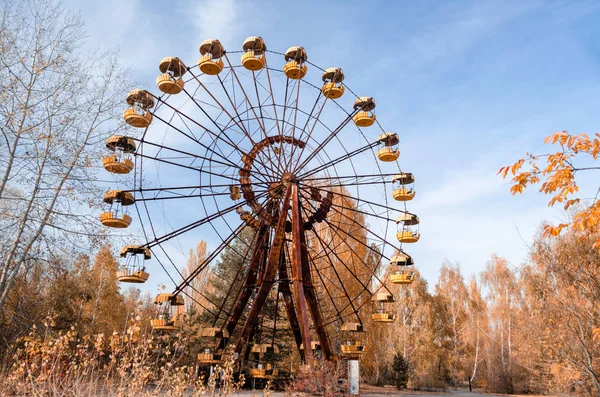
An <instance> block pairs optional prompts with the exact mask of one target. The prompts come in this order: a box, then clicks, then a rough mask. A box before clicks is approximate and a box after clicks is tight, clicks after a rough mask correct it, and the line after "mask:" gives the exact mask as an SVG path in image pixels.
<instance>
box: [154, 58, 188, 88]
mask: <svg viewBox="0 0 600 397" xmlns="http://www.w3.org/2000/svg"><path fill="white" fill-rule="evenodd" d="M158 69H159V70H160V72H161V73H162V74H161V75H160V76H158V77H157V78H156V86H157V87H158V89H159V90H161V91H162V92H164V93H165V94H179V93H180V92H181V91H182V90H183V87H184V85H185V83H184V82H183V78H182V77H181V76H183V75H184V74H185V72H186V71H187V67H186V66H185V64H184V63H183V62H182V61H181V59H179V58H177V57H166V58H163V59H162V60H161V61H160V63H159V64H158Z"/></svg>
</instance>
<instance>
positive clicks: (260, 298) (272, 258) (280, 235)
mask: <svg viewBox="0 0 600 397" xmlns="http://www.w3.org/2000/svg"><path fill="white" fill-rule="evenodd" d="M291 193H292V190H291V189H289V188H288V189H287V192H286V194H285V199H284V200H283V205H282V206H281V211H280V213H279V220H278V221H277V227H276V229H275V236H274V237H273V243H272V244H271V249H270V250H269V256H268V260H267V265H266V267H265V269H264V273H263V274H264V277H262V282H261V283H260V286H259V288H258V292H257V293H256V296H255V297H254V303H253V304H252V308H251V309H250V312H249V313H248V318H247V319H246V322H245V323H244V327H243V328H242V332H241V334H240V336H239V337H238V340H237V343H236V346H235V351H236V352H237V353H240V352H241V351H242V348H243V347H244V345H246V343H248V338H249V337H250V333H251V332H252V330H253V329H254V327H255V326H256V324H257V322H258V315H259V314H260V312H261V310H262V307H263V305H264V304H265V301H266V300H267V297H268V296H269V291H270V290H271V287H272V286H273V283H274V280H275V275H276V274H277V270H278V269H279V261H280V259H281V247H282V246H283V242H284V238H285V222H286V220H287V213H288V211H289V208H290V196H291Z"/></svg>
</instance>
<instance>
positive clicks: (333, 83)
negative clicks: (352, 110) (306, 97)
mask: <svg viewBox="0 0 600 397" xmlns="http://www.w3.org/2000/svg"><path fill="white" fill-rule="evenodd" d="M322 79H323V83H324V84H323V87H321V92H322V93H323V95H324V96H325V97H327V98H329V99H338V98H340V97H341V96H342V95H344V85H343V84H342V81H344V72H342V69H340V68H328V69H326V70H325V71H324V72H323V76H322Z"/></svg>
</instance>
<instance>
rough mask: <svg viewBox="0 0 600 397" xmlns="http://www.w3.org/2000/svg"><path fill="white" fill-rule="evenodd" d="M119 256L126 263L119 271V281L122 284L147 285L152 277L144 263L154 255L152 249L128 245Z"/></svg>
mask: <svg viewBox="0 0 600 397" xmlns="http://www.w3.org/2000/svg"><path fill="white" fill-rule="evenodd" d="M119 256H120V257H121V258H122V260H123V261H124V263H123V264H122V265H121V266H120V267H119V270H117V280H118V281H120V282H122V283H138V284H139V283H145V282H146V281H147V280H148V277H150V275H149V274H148V273H147V272H146V267H145V266H144V261H147V260H149V259H150V258H151V257H152V255H151V253H150V249H149V248H147V247H142V246H139V245H128V246H125V247H123V248H122V249H121V252H120V254H119Z"/></svg>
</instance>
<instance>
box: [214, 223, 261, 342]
mask: <svg viewBox="0 0 600 397" xmlns="http://www.w3.org/2000/svg"><path fill="white" fill-rule="evenodd" d="M268 231H269V226H267V225H264V224H262V225H261V228H260V229H259V231H258V239H257V246H256V247H255V251H254V254H253V256H252V261H251V262H250V266H248V271H247V272H246V275H245V276H244V281H243V282H242V288H241V289H240V292H239V294H238V298H237V299H236V301H237V304H236V305H235V307H234V308H233V310H232V312H231V317H230V318H229V321H227V325H226V327H225V328H226V329H227V332H228V333H229V336H230V337H232V336H233V332H234V331H235V327H236V326H237V323H238V322H239V320H240V318H241V317H242V313H243V312H244V310H245V309H246V305H247V304H248V301H249V300H250V296H252V292H253V291H254V286H255V285H256V273H257V269H258V267H259V263H260V262H261V261H263V260H264V258H265V257H266V255H265V252H266V247H268V245H266V244H265V247H259V246H258V245H259V243H261V245H263V243H262V242H263V241H267V240H268V239H267V238H265V235H266V234H267V233H268ZM267 244H268V243H267ZM227 342H229V338H222V339H221V341H220V342H219V346H218V349H224V348H225V346H227Z"/></svg>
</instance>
